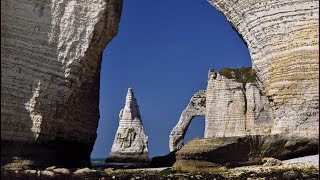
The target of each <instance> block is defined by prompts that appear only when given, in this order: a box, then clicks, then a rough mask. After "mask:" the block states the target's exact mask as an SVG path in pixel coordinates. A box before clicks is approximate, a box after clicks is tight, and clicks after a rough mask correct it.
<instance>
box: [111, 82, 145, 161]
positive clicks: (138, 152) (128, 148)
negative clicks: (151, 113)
mask: <svg viewBox="0 0 320 180" xmlns="http://www.w3.org/2000/svg"><path fill="white" fill-rule="evenodd" d="M119 119H120V121H119V127H118V130H117V133H116V135H115V138H114V142H113V144H112V148H111V152H110V154H109V157H108V158H107V159H106V162H142V163H143V162H148V161H149V157H148V136H147V135H146V134H145V133H144V129H143V125H142V121H141V115H140V110H139V106H138V104H137V100H136V98H135V97H134V93H133V91H132V89H131V88H129V89H128V93H127V96H126V104H125V106H124V109H122V110H121V111H120V114H119Z"/></svg>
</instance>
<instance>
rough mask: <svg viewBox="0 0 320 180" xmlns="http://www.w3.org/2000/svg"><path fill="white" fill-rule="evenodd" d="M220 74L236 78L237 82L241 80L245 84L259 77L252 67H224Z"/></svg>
mask: <svg viewBox="0 0 320 180" xmlns="http://www.w3.org/2000/svg"><path fill="white" fill-rule="evenodd" d="M219 74H221V75H223V76H225V77H226V78H228V79H234V80H235V81H236V82H240V83H242V84H243V85H245V84H247V83H252V82H255V81H256V79H257V75H256V73H255V72H254V70H253V69H252V68H251V67H242V68H222V69H221V70H220V71H219Z"/></svg>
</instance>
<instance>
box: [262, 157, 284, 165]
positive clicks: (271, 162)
mask: <svg viewBox="0 0 320 180" xmlns="http://www.w3.org/2000/svg"><path fill="white" fill-rule="evenodd" d="M262 162H263V163H264V164H263V166H280V165H282V161H280V160H278V159H275V158H263V159H262Z"/></svg>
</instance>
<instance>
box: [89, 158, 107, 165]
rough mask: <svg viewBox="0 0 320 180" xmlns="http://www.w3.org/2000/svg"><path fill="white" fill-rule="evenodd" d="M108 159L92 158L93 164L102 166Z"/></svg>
mask: <svg viewBox="0 0 320 180" xmlns="http://www.w3.org/2000/svg"><path fill="white" fill-rule="evenodd" d="M105 160H106V158H92V159H91V164H92V166H102V165H104V164H105V163H104V161H105Z"/></svg>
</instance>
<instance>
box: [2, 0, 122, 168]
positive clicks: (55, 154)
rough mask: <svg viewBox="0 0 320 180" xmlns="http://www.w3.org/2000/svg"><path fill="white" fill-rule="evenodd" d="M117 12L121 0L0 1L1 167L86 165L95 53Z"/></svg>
mask: <svg viewBox="0 0 320 180" xmlns="http://www.w3.org/2000/svg"><path fill="white" fill-rule="evenodd" d="M121 7H122V1H121V0H94V1H90V2H86V1H83V0H72V1H64V0H52V1H30V0H28V1H24V2H22V1H10V0H4V1H2V2H1V164H2V165H8V164H10V163H18V164H19V162H26V163H25V165H26V166H25V167H27V166H28V165H30V166H36V167H39V166H43V167H46V166H50V165H57V164H60V165H65V166H78V167H79V166H90V153H91V151H92V148H93V144H94V141H95V139H96V130H97V126H98V120H99V87H100V85H99V83H100V82H99V81H100V80H99V76H100V65H101V54H102V50H103V49H104V48H105V46H106V44H107V43H108V42H110V41H111V39H112V38H113V37H114V36H115V35H116V33H117V29H118V23H119V20H120V13H121ZM22 149H23V150H22Z"/></svg>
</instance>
